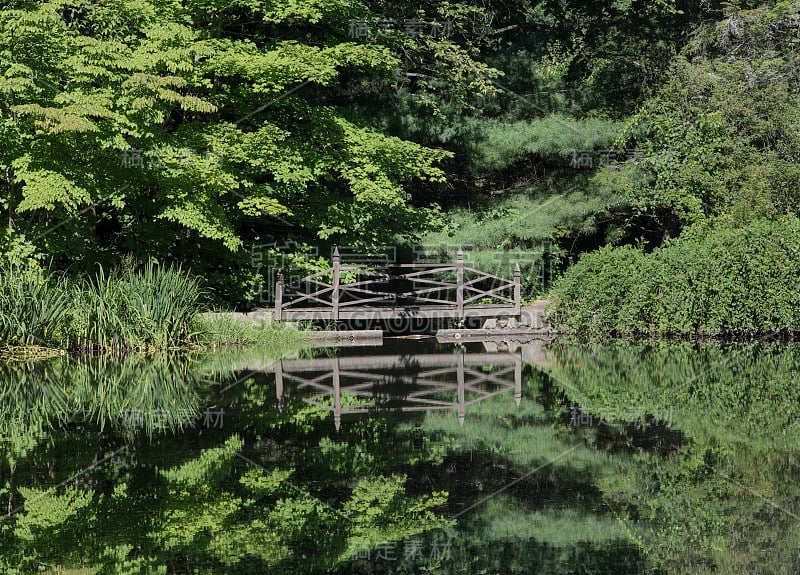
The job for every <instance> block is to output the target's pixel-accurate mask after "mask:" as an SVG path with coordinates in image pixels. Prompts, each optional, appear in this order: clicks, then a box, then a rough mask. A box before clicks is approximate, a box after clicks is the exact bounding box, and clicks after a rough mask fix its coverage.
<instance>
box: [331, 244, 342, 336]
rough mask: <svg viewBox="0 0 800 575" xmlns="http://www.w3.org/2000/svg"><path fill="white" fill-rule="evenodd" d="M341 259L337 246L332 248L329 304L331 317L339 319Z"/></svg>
mask: <svg viewBox="0 0 800 575" xmlns="http://www.w3.org/2000/svg"><path fill="white" fill-rule="evenodd" d="M340 266H341V259H340V257H339V248H338V247H336V248H333V291H332V292H331V306H332V307H333V319H334V321H338V319H339V273H340Z"/></svg>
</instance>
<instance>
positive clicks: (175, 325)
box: [71, 263, 203, 350]
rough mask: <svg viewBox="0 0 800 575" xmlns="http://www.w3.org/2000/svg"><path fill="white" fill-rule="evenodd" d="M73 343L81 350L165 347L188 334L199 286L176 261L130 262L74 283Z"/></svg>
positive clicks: (199, 296) (182, 341) (199, 290)
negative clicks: (162, 263)
mask: <svg viewBox="0 0 800 575" xmlns="http://www.w3.org/2000/svg"><path fill="white" fill-rule="evenodd" d="M74 294H75V301H76V302H77V305H76V307H75V310H74V314H73V320H74V322H73V326H72V327H73V333H72V336H73V337H72V338H71V340H72V341H71V344H72V347H77V348H78V349H81V350H87V349H88V350H91V349H97V348H100V349H103V350H119V349H142V348H148V349H167V348H172V347H178V346H180V345H181V344H183V343H185V342H186V341H188V340H189V339H191V336H192V332H191V322H192V318H193V317H194V315H195V313H196V312H197V309H198V307H199V305H200V300H201V298H202V295H203V290H202V289H201V287H200V284H199V282H198V281H197V280H196V279H195V278H193V277H191V276H190V275H189V274H187V273H186V272H184V271H183V270H181V269H180V268H179V267H174V266H171V265H170V266H159V265H156V264H153V263H148V264H146V265H145V266H144V267H143V268H142V269H140V270H136V269H134V268H133V266H131V265H126V266H125V267H123V268H121V269H119V270H117V271H115V272H112V273H110V274H108V275H107V274H106V273H105V272H104V270H103V269H102V268H101V269H100V270H99V272H98V274H97V276H96V277H95V278H92V279H88V280H83V281H82V282H80V283H79V284H77V285H76V286H75V287H74Z"/></svg>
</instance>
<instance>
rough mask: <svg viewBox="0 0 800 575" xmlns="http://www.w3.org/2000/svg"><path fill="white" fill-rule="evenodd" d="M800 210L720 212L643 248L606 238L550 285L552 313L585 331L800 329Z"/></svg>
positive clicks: (567, 327)
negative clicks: (762, 216)
mask: <svg viewBox="0 0 800 575" xmlns="http://www.w3.org/2000/svg"><path fill="white" fill-rule="evenodd" d="M799 255H800V220H798V219H797V218H795V217H793V216H786V217H783V218H781V219H779V220H756V221H753V222H751V223H750V224H749V225H746V226H732V225H730V224H729V223H725V222H720V223H718V224H717V225H716V226H715V227H714V228H712V229H711V230H710V231H708V232H704V231H702V230H700V229H699V228H695V229H692V230H688V231H687V233H686V234H685V235H684V236H682V237H681V239H679V240H677V241H675V242H673V243H671V244H668V245H666V246H665V247H663V248H659V249H657V250H655V251H654V252H653V253H651V254H645V253H644V252H643V251H642V250H639V249H635V248H631V247H622V248H612V247H606V248H603V249H601V250H598V251H596V252H593V253H590V254H587V255H585V256H584V257H583V258H582V259H581V260H580V261H579V262H578V263H577V264H576V265H575V266H573V267H572V268H570V269H569V270H568V271H567V273H566V274H565V276H564V277H563V278H562V279H561V280H560V281H559V282H558V283H557V284H556V286H555V288H554V289H553V292H552V293H553V296H554V298H556V305H555V309H554V313H553V318H552V319H553V321H554V322H555V324H556V325H557V327H558V328H559V329H561V330H562V331H566V332H574V333H581V334H585V335H604V334H605V335H624V336H628V335H649V336H655V335H689V334H693V335H714V336H719V335H739V336H741V335H744V336H754V335H768V334H778V333H780V334H791V333H797V332H800V287H799V285H800V284H799V283H798V278H800V257H798V256H799Z"/></svg>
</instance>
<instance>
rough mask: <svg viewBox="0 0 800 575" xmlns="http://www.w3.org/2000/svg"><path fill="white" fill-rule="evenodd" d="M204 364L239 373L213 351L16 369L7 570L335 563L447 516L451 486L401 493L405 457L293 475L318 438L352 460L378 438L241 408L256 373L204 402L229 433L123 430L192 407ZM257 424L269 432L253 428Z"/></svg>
mask: <svg viewBox="0 0 800 575" xmlns="http://www.w3.org/2000/svg"><path fill="white" fill-rule="evenodd" d="M209 373H211V374H213V376H214V379H217V380H221V381H219V387H220V388H221V389H225V388H227V387H229V386H230V385H231V383H232V382H234V381H238V379H235V378H236V377H237V375H238V374H234V375H229V376H228V377H227V378H225V377H223V376H222V369H221V368H220V364H218V363H215V362H214V361H213V360H211V359H210V358H208V357H204V358H202V360H201V361H194V362H191V361H186V360H185V359H183V360H179V359H176V358H162V357H150V358H147V359H146V360H145V359H144V358H127V359H122V360H118V361H117V360H113V359H111V358H102V359H100V358H94V359H88V360H81V361H70V360H66V359H65V360H59V362H58V363H56V362H51V363H47V364H39V366H37V368H36V369H35V370H24V369H23V370H10V371H9V373H8V374H6V375H7V376H8V377H7V378H6V379H7V380H8V381H9V382H10V385H9V387H8V388H7V389H6V390H5V392H4V393H5V394H4V396H3V399H4V400H5V401H4V403H3V404H2V405H3V409H5V410H6V413H10V412H11V411H13V410H14V409H23V410H26V411H23V412H22V413H25V414H27V415H25V416H24V417H19V418H17V419H16V420H7V419H4V420H3V423H4V433H6V434H15V435H14V436H15V437H18V438H20V440H19V441H17V444H18V447H17V448H16V449H15V450H14V451H13V452H10V453H9V454H8V459H7V460H6V461H4V462H3V467H2V470H3V474H2V478H3V490H4V491H3V493H4V494H5V495H7V496H8V497H9V501H10V505H11V506H12V507H13V510H12V512H11V513H10V514H9V515H8V516H7V517H5V519H4V522H3V524H2V530H3V539H2V540H0V565H3V567H4V569H5V568H7V570H9V571H12V572H13V571H14V570H15V569H16V568H17V567H18V566H19V567H21V568H22V570H23V571H24V572H33V571H37V570H39V569H41V568H45V567H46V566H49V568H52V569H56V570H57V569H59V568H60V566H64V567H70V568H78V567H80V568H87V569H89V570H91V571H94V570H95V569H100V570H101V572H115V573H116V572H136V573H138V572H153V573H155V572H164V573H166V572H197V573H219V572H231V571H236V572H239V573H287V572H289V573H315V572H328V571H330V570H331V569H333V568H335V566H336V565H338V564H340V563H342V561H345V560H346V559H347V558H348V557H349V554H350V553H351V552H352V550H353V548H355V546H357V545H375V544H377V543H378V542H381V541H384V540H391V539H400V538H403V537H408V536H411V535H414V534H418V533H421V532H424V531H426V530H429V529H432V528H438V527H442V526H444V525H446V521H444V520H443V519H441V518H440V517H437V516H436V514H435V513H434V509H435V508H436V507H437V506H439V505H441V503H443V502H444V501H445V498H446V494H442V493H438V492H429V493H428V494H427V495H426V494H417V495H414V494H410V493H407V490H406V488H405V482H406V479H405V477H404V476H403V474H402V473H394V472H393V469H402V464H400V462H399V460H398V463H396V464H394V465H393V466H388V465H385V464H384V463H385V462H384V463H380V462H378V461H375V462H374V465H372V466H368V467H363V466H362V467H358V466H357V465H348V466H346V467H347V469H348V470H349V471H348V476H347V481H345V482H343V481H341V480H340V475H339V472H338V471H337V468H336V467H335V466H333V465H328V466H327V468H323V469H321V473H320V474H318V475H317V474H314V475H313V476H311V477H310V476H308V474H307V472H305V471H304V470H301V471H300V472H295V471H293V466H295V465H297V464H298V463H300V464H302V463H303V462H304V461H306V462H308V461H309V457H311V458H314V457H316V454H317V453H319V452H320V451H321V450H322V449H325V450H328V451H329V452H331V453H333V452H336V454H337V456H338V457H339V458H341V459H348V458H349V459H351V460H359V458H363V457H362V455H360V454H369V453H371V452H374V451H378V450H379V446H380V445H381V443H382V441H383V437H381V442H378V441H375V440H373V439H370V438H368V437H363V436H361V435H359V433H356V434H355V435H352V436H349V438H350V439H352V440H353V441H354V442H355V443H357V446H358V447H359V448H360V450H359V449H352V450H350V451H343V450H337V448H336V446H334V445H332V442H331V441H330V439H329V437H328V433H329V431H330V430H329V427H328V426H327V425H325V422H324V421H322V420H321V419H319V418H315V417H314V413H313V408H312V409H310V410H306V411H305V412H304V411H303V409H302V408H300V409H293V408H292V407H291V406H289V408H288V409H287V410H285V412H284V413H280V412H274V411H273V412H272V413H270V415H269V416H268V417H267V418H266V419H258V418H250V417H248V415H249V414H250V413H258V412H263V411H264V409H263V405H264V394H263V387H262V388H261V389H260V390H258V391H260V393H254V390H257V389H258V388H257V386H258V385H259V384H260V383H261V382H259V381H258V378H257V377H251V378H246V379H243V380H242V381H241V383H239V384H238V385H236V386H234V387H231V388H230V389H229V390H228V391H227V392H226V393H222V394H217V396H215V397H213V400H214V401H215V402H216V403H217V404H219V403H221V402H222V403H224V406H225V408H226V410H227V411H228V413H230V416H229V417H226V420H225V428H224V429H201V428H187V429H184V430H181V429H180V428H179V427H175V428H173V429H172V430H171V431H170V430H169V428H168V429H167V430H159V429H150V430H149V431H150V434H149V435H148V434H147V433H135V432H134V431H133V430H126V429H124V428H123V427H122V426H121V425H120V417H121V414H122V413H124V412H125V410H126V409H128V408H129V407H136V408H141V409H143V410H147V409H156V408H157V409H165V408H166V406H170V407H172V408H177V407H183V406H186V407H187V408H192V409H195V410H196V409H197V408H198V406H200V405H202V403H201V402H202V401H204V400H203V399H202V396H203V395H208V394H207V391H205V390H204V389H203V387H204V386H205V385H206V384H205V383H203V381H204V376H206V375H208V374H209ZM239 377H240V378H241V376H239ZM208 399H209V398H208V397H206V400H208ZM306 407H308V406H306ZM76 413H79V414H80V418H79V419H75V414H76ZM254 423H255V427H257V428H258V429H259V431H258V433H263V432H264V431H265V430H268V431H269V433H268V436H270V437H271V438H274V439H273V440H272V441H264V440H263V439H261V438H260V437H259V436H258V435H256V434H253V433H252V427H251V426H252V425H253V424H254ZM31 429H35V430H37V433H38V435H37V437H38V439H39V443H38V445H37V444H35V443H34V444H31V445H29V446H27V448H26V447H25V445H23V442H22V439H21V438H22V437H23V435H24V434H25V433H28V432H29V430H31ZM362 431H363V430H362ZM374 431H376V432H377V427H376V428H374ZM384 431H385V433H386V434H387V436H389V435H391V430H389V429H388V428H385V427H384ZM241 432H245V433H246V434H247V436H248V442H247V444H245V442H244V441H243V440H242V439H240V437H241V435H240V433H241ZM248 432H249V433H248ZM175 435H178V436H179V437H180V441H176V440H175V437H174V436H175ZM250 438H252V440H251V439H250ZM280 438H283V439H282V440H281V439H280ZM420 451H421V450H416V453H417V454H419V453H420ZM410 453H411V452H409V454H410ZM109 454H110V455H111V457H108V455H109ZM326 463H333V458H332V459H331V460H330V461H328V462H326ZM356 468H358V471H359V473H358V474H355V473H353V471H352V470H353V469H356ZM12 470H13V471H12ZM383 471H386V472H387V473H383Z"/></svg>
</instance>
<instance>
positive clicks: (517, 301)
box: [514, 263, 522, 319]
mask: <svg viewBox="0 0 800 575" xmlns="http://www.w3.org/2000/svg"><path fill="white" fill-rule="evenodd" d="M521 308H522V274H521V273H520V270H519V263H516V264H514V313H515V314H516V316H517V318H518V319H519V316H520V314H521Z"/></svg>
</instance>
